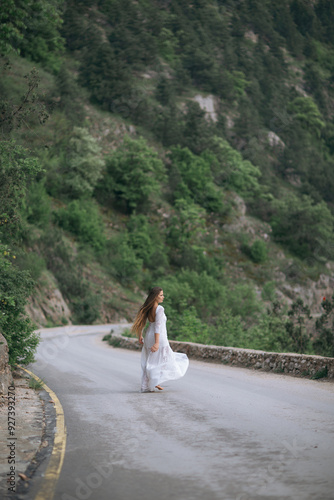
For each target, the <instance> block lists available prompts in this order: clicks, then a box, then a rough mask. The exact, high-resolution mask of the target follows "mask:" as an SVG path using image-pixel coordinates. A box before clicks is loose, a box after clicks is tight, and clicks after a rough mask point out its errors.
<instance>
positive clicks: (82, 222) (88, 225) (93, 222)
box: [55, 199, 106, 251]
mask: <svg viewBox="0 0 334 500" xmlns="http://www.w3.org/2000/svg"><path fill="white" fill-rule="evenodd" d="M55 218H56V221H57V222H58V224H59V225H60V226H61V227H63V228H64V229H65V230H66V231H70V232H71V233H72V234H75V235H76V236H77V237H78V240H79V241H81V242H82V243H88V244H89V245H90V246H91V247H92V248H94V249H95V250H97V251H101V250H103V249H104V248H105V244H106V237H105V235H104V226H103V222H102V218H101V215H100V213H99V210H98V207H97V205H96V204H95V203H94V202H93V201H91V200H86V199H81V200H73V201H71V203H69V205H68V206H67V207H66V208H61V209H59V210H58V211H57V212H55Z"/></svg>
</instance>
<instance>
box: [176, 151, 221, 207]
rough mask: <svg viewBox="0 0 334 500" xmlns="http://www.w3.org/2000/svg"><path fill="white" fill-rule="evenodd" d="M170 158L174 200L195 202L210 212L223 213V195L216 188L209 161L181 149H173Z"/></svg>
mask: <svg viewBox="0 0 334 500" xmlns="http://www.w3.org/2000/svg"><path fill="white" fill-rule="evenodd" d="M169 158H170V161H171V171H170V182H171V185H172V188H173V198H174V200H178V199H184V200H187V201H193V202H195V203H197V204H199V205H201V206H202V207H204V208H205V209H206V210H208V211H209V212H218V213H219V212H221V211H222V209H223V205H222V201H221V193H220V192H219V191H218V190H217V189H216V187H215V186H214V183H213V179H212V175H211V171H210V163H209V162H208V161H207V159H206V158H205V157H204V156H196V155H194V154H193V153H192V152H191V151H190V150H189V149H188V148H180V147H174V148H171V153H170V155H169Z"/></svg>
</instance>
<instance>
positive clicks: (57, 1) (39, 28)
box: [0, 0, 64, 70]
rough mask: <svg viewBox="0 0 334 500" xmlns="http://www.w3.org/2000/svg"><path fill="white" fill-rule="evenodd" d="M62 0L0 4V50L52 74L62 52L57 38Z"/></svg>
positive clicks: (61, 41) (10, 0)
mask: <svg viewBox="0 0 334 500" xmlns="http://www.w3.org/2000/svg"><path fill="white" fill-rule="evenodd" d="M63 3H64V0H15V1H13V0H3V1H2V2H1V4H0V22H1V28H2V29H1V35H0V50H1V52H2V53H8V52H10V51H11V50H14V51H16V52H18V53H20V54H21V55H22V56H23V57H28V58H30V59H31V60H33V61H37V62H41V63H42V64H44V65H46V66H48V67H49V68H51V69H53V70H57V69H58V67H59V58H58V56H59V54H61V52H62V51H63V49H64V40H63V38H62V37H61V35H60V28H61V24H62V17H61V15H62V6H63Z"/></svg>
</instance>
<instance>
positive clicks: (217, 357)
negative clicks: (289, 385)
mask: <svg viewBox="0 0 334 500" xmlns="http://www.w3.org/2000/svg"><path fill="white" fill-rule="evenodd" d="M111 337H112V339H113V340H112V345H114V346H115V347H124V348H126V349H135V350H140V349H141V344H139V342H138V340H137V339H135V338H131V337H123V336H122V335H121V334H119V333H115V332H112V333H111ZM169 343H170V346H171V348H172V349H173V351H175V352H183V353H185V354H187V356H188V357H189V358H192V359H197V360H204V361H213V362H218V363H223V364H226V365H232V366H240V367H244V368H253V369H258V370H265V371H272V372H275V373H284V374H287V375H294V376H297V377H309V378H313V377H314V378H326V379H334V358H327V357H324V356H313V355H309V354H297V353H278V352H265V351H256V350H253V349H239V348H237V347H223V346H215V345H204V344H195V343H194V342H178V341H176V340H170V341H169Z"/></svg>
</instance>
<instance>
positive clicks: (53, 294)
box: [26, 273, 72, 327]
mask: <svg viewBox="0 0 334 500" xmlns="http://www.w3.org/2000/svg"><path fill="white" fill-rule="evenodd" d="M26 312H27V314H28V315H29V316H30V318H31V319H32V320H33V321H34V322H35V323H36V324H37V325H38V326H40V327H41V326H46V325H47V324H48V323H52V324H53V325H64V324H69V325H71V324H72V323H71V311H70V309H69V307H68V305H67V303H66V302H65V299H64V297H63V296H62V294H61V292H60V290H59V289H58V287H57V283H56V281H55V279H54V277H53V276H52V275H51V274H50V273H44V275H43V281H42V282H41V283H40V284H39V285H38V286H37V287H36V289H35V291H34V294H33V295H32V296H31V297H29V300H28V303H27V305H26Z"/></svg>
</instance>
